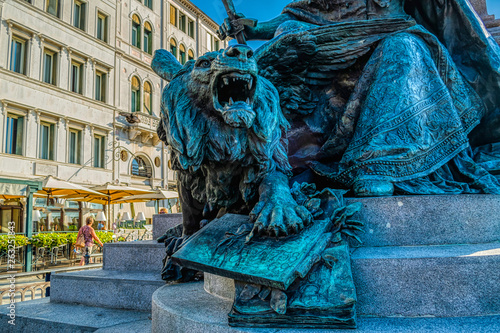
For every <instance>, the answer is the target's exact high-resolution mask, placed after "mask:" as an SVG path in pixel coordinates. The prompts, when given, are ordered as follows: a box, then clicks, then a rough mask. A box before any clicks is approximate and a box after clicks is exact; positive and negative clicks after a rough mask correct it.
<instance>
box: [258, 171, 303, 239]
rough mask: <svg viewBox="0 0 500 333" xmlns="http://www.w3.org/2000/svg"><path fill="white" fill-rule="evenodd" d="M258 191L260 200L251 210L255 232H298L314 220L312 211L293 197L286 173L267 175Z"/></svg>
mask: <svg viewBox="0 0 500 333" xmlns="http://www.w3.org/2000/svg"><path fill="white" fill-rule="evenodd" d="M259 194H260V199H259V202H258V203H257V205H256V206H255V208H254V209H253V210H252V212H251V213H250V218H251V219H252V221H253V222H254V228H253V231H252V233H253V234H268V235H270V236H276V237H279V236H287V235H289V234H293V233H298V232H299V231H300V230H302V229H303V228H304V226H306V225H308V224H309V223H310V222H311V221H312V215H311V213H310V212H309V211H308V210H307V209H306V208H305V207H303V206H300V205H298V204H297V202H296V201H295V200H294V198H293V197H292V194H291V193H290V187H289V186H288V178H287V177H286V175H284V174H283V173H281V172H279V171H275V172H273V173H270V174H269V175H267V176H266V178H265V179H264V180H263V181H262V183H261V185H260V187H259Z"/></svg>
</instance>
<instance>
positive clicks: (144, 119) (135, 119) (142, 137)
mask: <svg viewBox="0 0 500 333" xmlns="http://www.w3.org/2000/svg"><path fill="white" fill-rule="evenodd" d="M117 120H118V122H120V123H122V124H123V125H125V128H126V131H127V132H128V138H129V140H130V141H140V142H142V143H143V144H151V145H153V146H156V145H157V144H159V143H160V141H161V140H160V138H159V137H158V134H156V129H157V128H158V124H159V123H160V118H158V117H156V116H152V115H149V114H146V113H142V112H133V113H129V112H120V116H119V117H118V119H117Z"/></svg>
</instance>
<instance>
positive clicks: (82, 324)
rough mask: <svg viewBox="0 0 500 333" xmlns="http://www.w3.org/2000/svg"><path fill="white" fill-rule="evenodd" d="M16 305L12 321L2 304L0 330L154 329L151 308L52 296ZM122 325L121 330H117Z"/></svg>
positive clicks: (27, 332) (143, 331) (14, 332)
mask: <svg viewBox="0 0 500 333" xmlns="http://www.w3.org/2000/svg"><path fill="white" fill-rule="evenodd" d="M87 295H92V292H89V293H87ZM15 305H16V313H15V314H16V317H15V325H10V324H8V321H9V320H11V319H10V318H9V317H8V316H7V314H8V312H9V309H8V308H7V306H6V305H2V306H0V321H1V323H2V324H1V325H0V332H2V333H3V332H10V333H32V332H33V333H35V332H36V333H40V332H57V333H74V332H107V333H111V332H137V333H139V332H141V333H146V332H151V320H150V317H151V313H150V312H143V311H132V310H117V309H108V308H101V307H90V306H85V305H75V304H60V303H54V302H50V298H49V297H47V298H40V299H36V300H33V301H26V302H19V303H16V304H15ZM123 327H127V328H129V329H123ZM120 328H121V329H122V330H121V331H116V329H120ZM134 328H135V329H134Z"/></svg>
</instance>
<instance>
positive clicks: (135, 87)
mask: <svg viewBox="0 0 500 333" xmlns="http://www.w3.org/2000/svg"><path fill="white" fill-rule="evenodd" d="M131 88H132V89H131V92H132V104H131V106H132V109H131V111H132V112H139V111H141V82H140V81H139V78H138V77H137V76H133V77H132V87H131Z"/></svg>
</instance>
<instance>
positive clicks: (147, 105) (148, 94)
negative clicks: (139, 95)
mask: <svg viewBox="0 0 500 333" xmlns="http://www.w3.org/2000/svg"><path fill="white" fill-rule="evenodd" d="M152 91H153V89H152V88H151V83H149V82H145V83H144V112H147V113H149V114H153V113H152V110H151V105H152V104H153V94H152Z"/></svg>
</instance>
